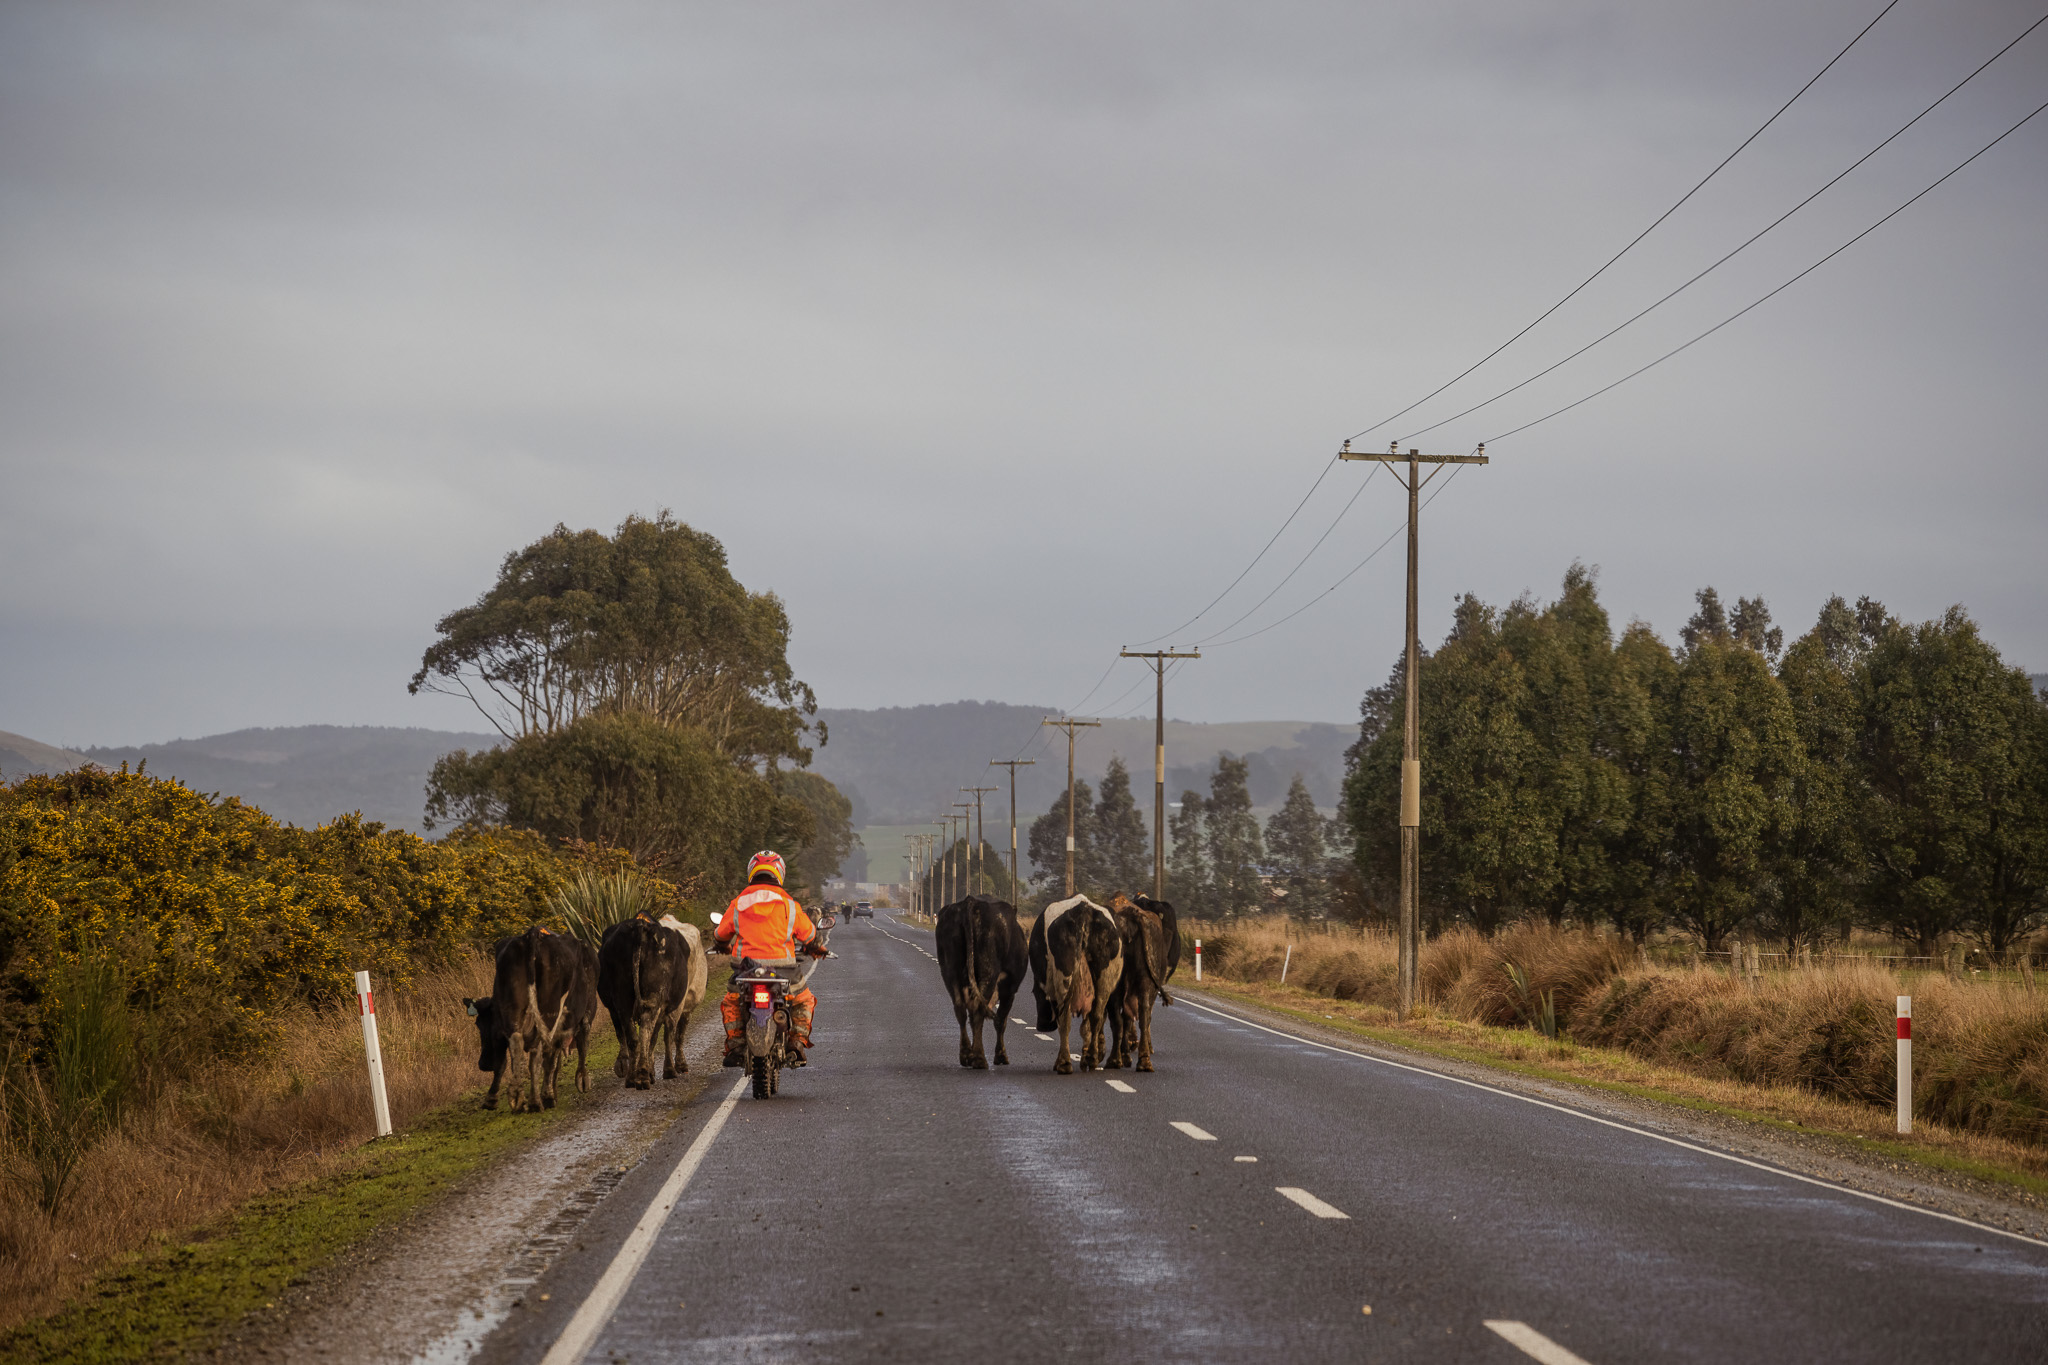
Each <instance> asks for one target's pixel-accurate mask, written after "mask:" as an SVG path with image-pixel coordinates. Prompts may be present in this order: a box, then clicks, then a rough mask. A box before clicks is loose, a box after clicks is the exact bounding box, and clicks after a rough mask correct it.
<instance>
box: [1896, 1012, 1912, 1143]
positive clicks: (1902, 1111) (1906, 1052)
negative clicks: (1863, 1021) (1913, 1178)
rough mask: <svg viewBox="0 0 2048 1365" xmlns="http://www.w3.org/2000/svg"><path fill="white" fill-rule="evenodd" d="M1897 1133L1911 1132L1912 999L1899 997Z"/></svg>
mask: <svg viewBox="0 0 2048 1365" xmlns="http://www.w3.org/2000/svg"><path fill="white" fill-rule="evenodd" d="M1899 1131H1900V1132H1902V1133H1910V1132H1912V1131H1913V997H1912V996H1910V995H1902V996H1900V997H1899Z"/></svg>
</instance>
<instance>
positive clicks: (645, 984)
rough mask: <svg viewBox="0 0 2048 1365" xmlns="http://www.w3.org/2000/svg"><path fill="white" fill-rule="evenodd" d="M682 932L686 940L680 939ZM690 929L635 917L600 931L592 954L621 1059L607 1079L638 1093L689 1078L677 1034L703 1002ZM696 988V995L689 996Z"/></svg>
mask: <svg viewBox="0 0 2048 1365" xmlns="http://www.w3.org/2000/svg"><path fill="white" fill-rule="evenodd" d="M686 930H687V931H688V932H685V931H686ZM696 937H697V934H696V931H695V930H694V929H692V928H691V927H690V926H688V925H685V924H682V923H680V922H679V921H677V920H675V919H673V918H671V917H669V916H666V915H664V916H663V917H662V918H661V919H660V920H653V919H649V918H648V917H646V916H645V915H636V916H634V917H633V918H632V919H627V920H620V921H619V922H618V923H617V924H614V925H613V926H612V927H611V928H609V929H607V930H605V931H604V938H603V940H602V941H601V942H600V943H599V944H598V949H597V998H598V999H599V1000H601V1001H603V1002H604V1007H605V1010H606V1012H607V1013H609V1014H610V1015H611V1017H612V1029H613V1031H614V1032H616V1033H617V1034H618V1036H619V1055H618V1057H617V1058H616V1059H615V1060H614V1061H613V1062H612V1074H613V1075H615V1076H618V1077H620V1078H621V1079H622V1080H624V1081H625V1082H626V1084H627V1085H630V1086H632V1087H633V1088H634V1089H636V1090H645V1089H647V1088H648V1087H649V1086H651V1085H653V1084H654V1081H655V1079H656V1073H657V1072H658V1071H664V1070H665V1071H666V1072H667V1073H668V1075H669V1077H670V1078H671V1079H673V1078H674V1077H675V1076H677V1075H679V1074H680V1073H681V1072H683V1071H686V1070H688V1069H689V1068H688V1063H687V1062H685V1061H684V1060H683V1055H682V1054H683V1030H684V1028H685V1026H686V1025H687V1024H688V1023H689V1018H690V1011H691V1010H692V1009H694V1008H696V1006H697V1004H698V1003H699V1002H700V1001H702V1000H703V998H704V979H705V964H704V960H703V959H704V954H703V948H702V945H701V943H697V942H692V940H694V939H696ZM693 988H694V989H693Z"/></svg>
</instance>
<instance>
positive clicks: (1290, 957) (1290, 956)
mask: <svg viewBox="0 0 2048 1365" xmlns="http://www.w3.org/2000/svg"><path fill="white" fill-rule="evenodd" d="M1292 961H1294V945H1293V944H1292V943H1290V944H1288V945H1287V956H1285V957H1283V958H1281V959H1280V984H1281V985H1283V986H1284V985H1286V984H1287V964H1288V963H1290V962H1292Z"/></svg>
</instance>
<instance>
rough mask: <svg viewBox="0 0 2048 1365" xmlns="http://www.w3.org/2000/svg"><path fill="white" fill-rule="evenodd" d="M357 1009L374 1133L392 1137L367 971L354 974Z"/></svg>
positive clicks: (374, 1003)
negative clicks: (374, 1122) (360, 1018)
mask: <svg viewBox="0 0 2048 1365" xmlns="http://www.w3.org/2000/svg"><path fill="white" fill-rule="evenodd" d="M356 1008H357V1009H358V1010H360V1011H361V1012H362V1016H363V1053H364V1055H365V1056H366V1057H367V1058H368V1059H369V1062H370V1109H371V1112H372V1113H373V1114H374V1115H375V1116H376V1119H377V1136H378V1137H390V1136H391V1102H390V1100H388V1099H387V1098H386V1097H385V1095H384V1053H383V1052H382V1050H381V1049H379V1048H378V1046H377V998H376V996H374V995H372V994H371V993H370V974H369V973H368V972H357V973H356Z"/></svg>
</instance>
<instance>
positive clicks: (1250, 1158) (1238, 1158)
mask: <svg viewBox="0 0 2048 1365" xmlns="http://www.w3.org/2000/svg"><path fill="white" fill-rule="evenodd" d="M1230 1159H1231V1160H1232V1161H1257V1160H1258V1158H1257V1157H1255V1156H1234V1157H1232V1158H1230Z"/></svg>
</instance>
